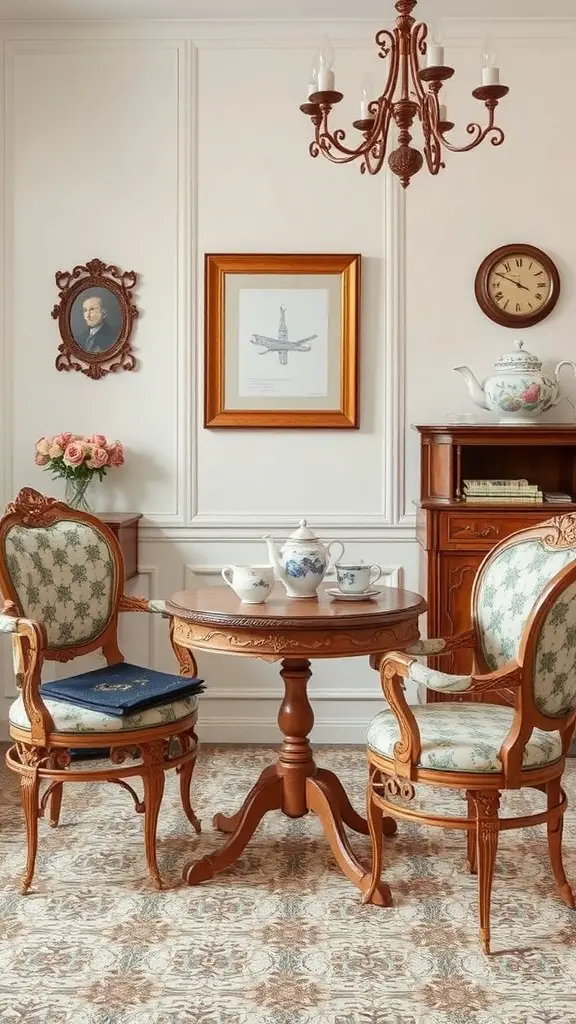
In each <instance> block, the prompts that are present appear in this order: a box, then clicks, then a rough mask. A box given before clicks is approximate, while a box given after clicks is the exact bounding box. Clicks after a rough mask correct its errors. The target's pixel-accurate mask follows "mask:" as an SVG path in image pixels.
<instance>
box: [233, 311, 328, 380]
mask: <svg viewBox="0 0 576 1024" xmlns="http://www.w3.org/2000/svg"><path fill="white" fill-rule="evenodd" d="M317 337H318V335H317V334H311V335H310V336H309V337H308V338H300V341H289V340H288V327H287V326H286V309H285V308H284V306H280V326H279V327H278V337H277V338H268V337H267V336H266V335H265V334H253V335H252V337H251V338H250V341H251V342H252V344H253V345H262V346H263V351H262V352H260V353H259V354H260V355H261V356H265V355H266V353H267V352H277V353H278V359H279V360H280V362H281V364H282V366H286V364H287V362H288V353H289V352H310V350H311V348H312V346H311V345H308V344H307V342H309V341H314V338H317Z"/></svg>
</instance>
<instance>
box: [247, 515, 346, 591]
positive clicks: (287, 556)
mask: <svg viewBox="0 0 576 1024" xmlns="http://www.w3.org/2000/svg"><path fill="white" fill-rule="evenodd" d="M263 540H265V541H266V543H267V545H268V554H269V556H270V561H271V562H272V565H273V566H274V574H275V576H276V579H277V580H279V581H280V583H283V584H284V587H285V588H286V594H287V596H288V597H300V598H302V597H316V594H317V590H318V587H319V586H320V584H321V583H322V580H323V579H324V577H325V575H326V573H327V572H328V571H329V568H331V566H330V549H331V547H332V545H333V544H339V545H340V547H341V548H342V551H341V552H340V555H339V556H338V557H339V558H342V556H343V554H344V545H343V543H342V541H340V540H336V541H334V540H333V541H331V542H330V543H329V544H323V543H322V541H321V540H319V539H318V537H317V536H316V534H315V533H313V532H312V530H309V529H308V526H307V524H306V520H305V519H301V520H300V523H299V525H298V529H297V530H294V533H291V534H290V536H289V537H288V540H287V541H286V542H285V544H284V546H283V548H282V550H281V551H280V553H278V550H277V548H276V544H275V543H274V541H273V539H272V537H271V536H270V534H269V533H267V534H265V535H264V537H263Z"/></svg>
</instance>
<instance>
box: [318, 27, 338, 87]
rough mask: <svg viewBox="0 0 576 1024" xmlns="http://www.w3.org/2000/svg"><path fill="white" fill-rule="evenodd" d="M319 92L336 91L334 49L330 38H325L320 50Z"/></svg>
mask: <svg viewBox="0 0 576 1024" xmlns="http://www.w3.org/2000/svg"><path fill="white" fill-rule="evenodd" d="M317 70H318V92H334V89H335V84H336V82H335V75H334V50H333V49H332V44H331V42H330V40H329V39H328V38H324V40H323V42H322V46H321V47H320V50H319V52H318V63H317Z"/></svg>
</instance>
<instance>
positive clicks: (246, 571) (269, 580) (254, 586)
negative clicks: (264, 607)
mask: <svg viewBox="0 0 576 1024" xmlns="http://www.w3.org/2000/svg"><path fill="white" fill-rule="evenodd" d="M222 579H224V580H225V581H226V583H227V584H228V586H229V587H232V590H233V591H234V593H235V594H237V595H238V597H239V598H240V600H241V601H243V602H244V604H262V603H263V602H264V601H265V600H266V598H267V597H268V595H269V593H270V591H271V590H272V587H273V586H274V583H275V580H274V569H273V567H272V566H271V565H225V566H224V568H223V569H222Z"/></svg>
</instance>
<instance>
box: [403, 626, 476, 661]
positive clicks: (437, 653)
mask: <svg viewBox="0 0 576 1024" xmlns="http://www.w3.org/2000/svg"><path fill="white" fill-rule="evenodd" d="M475 646H476V633H475V632H474V630H473V629H467V630H465V632H464V633H457V634H456V636H449V637H446V638H442V639H440V638H435V639H432V640H417V641H416V643H415V644H411V645H410V647H406V649H405V654H411V655H412V657H414V658H429V657H441V656H442V655H443V654H450V652H451V651H459V650H465V649H466V648H467V647H475Z"/></svg>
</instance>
